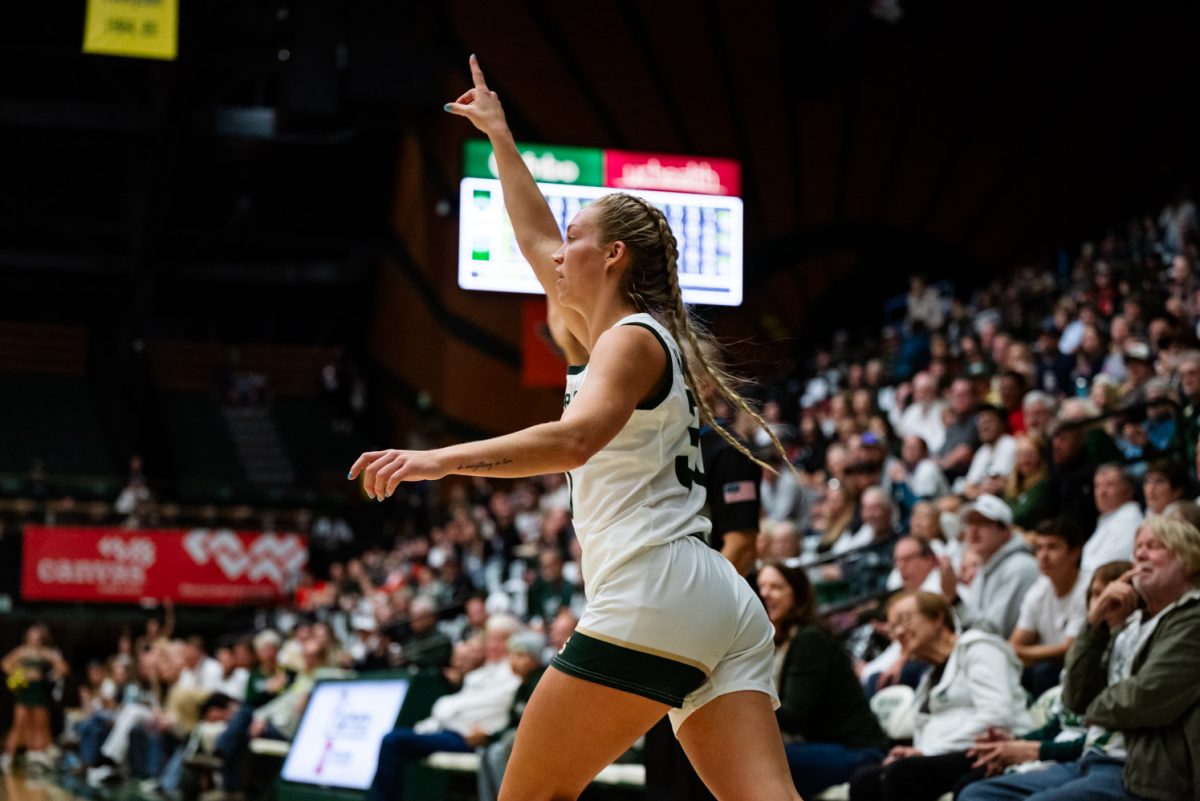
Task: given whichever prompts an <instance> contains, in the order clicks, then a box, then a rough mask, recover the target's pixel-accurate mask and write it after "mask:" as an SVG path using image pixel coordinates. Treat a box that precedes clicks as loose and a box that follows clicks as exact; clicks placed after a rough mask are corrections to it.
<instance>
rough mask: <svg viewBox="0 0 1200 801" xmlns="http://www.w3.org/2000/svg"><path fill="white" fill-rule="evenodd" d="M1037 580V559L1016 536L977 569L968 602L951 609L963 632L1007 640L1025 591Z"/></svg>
mask: <svg viewBox="0 0 1200 801" xmlns="http://www.w3.org/2000/svg"><path fill="white" fill-rule="evenodd" d="M1037 577H1038V566H1037V559H1035V558H1034V556H1033V554H1032V553H1030V552H1029V548H1028V547H1027V546H1026V545H1025V540H1024V538H1023V537H1021V536H1020V535H1019V534H1017V533H1015V532H1014V533H1013V535H1012V539H1010V540H1009V541H1008V542H1007V543H1005V544H1004V545H1003V546H1001V548H1000V550H998V551H996V552H995V553H994V554H992V558H991V559H989V560H988V561H987V563H986V564H985V565H983V566H982V567H981V568H979V574H978V575H977V576H975V581H974V582H972V584H971V593H970V597H969V598H960V599H959V600H958V601H957V602H956V603H955V605H954V611H955V613H956V614H957V615H958V620H959V623H960V624H961V625H962V627H963V628H976V629H981V630H983V631H990V632H991V633H992V634H998V635H1000V636H1001V637H1003V638H1004V639H1006V640H1007V639H1008V637H1009V635H1010V634H1012V631H1013V629H1014V628H1016V625H1017V617H1018V616H1019V615H1020V613H1021V601H1023V600H1024V599H1025V591H1026V590H1027V589H1029V585H1030V584H1032V583H1033V582H1034V579H1036V578H1037Z"/></svg>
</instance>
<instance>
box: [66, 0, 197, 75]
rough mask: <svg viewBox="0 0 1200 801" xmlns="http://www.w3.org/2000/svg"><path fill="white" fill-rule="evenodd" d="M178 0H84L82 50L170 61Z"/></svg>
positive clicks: (175, 37)
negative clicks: (85, 5) (86, 1)
mask: <svg viewBox="0 0 1200 801" xmlns="http://www.w3.org/2000/svg"><path fill="white" fill-rule="evenodd" d="M178 46H179V0H88V3H87V16H86V17H85V18H84V22H83V52H85V53H95V54H97V55H103V56H130V57H133V58H157V59H163V60H166V61H174V60H175V55H176V52H177V50H178Z"/></svg>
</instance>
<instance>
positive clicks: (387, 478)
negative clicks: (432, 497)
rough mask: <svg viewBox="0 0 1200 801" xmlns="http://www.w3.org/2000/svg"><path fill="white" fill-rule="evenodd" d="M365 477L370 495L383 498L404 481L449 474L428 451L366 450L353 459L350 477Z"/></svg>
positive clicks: (434, 479) (365, 489)
mask: <svg viewBox="0 0 1200 801" xmlns="http://www.w3.org/2000/svg"><path fill="white" fill-rule="evenodd" d="M360 474H361V475H362V477H363V490H364V491H365V492H366V493H367V497H368V498H372V499H374V500H379V501H382V500H383V499H384V498H387V497H389V496H390V495H391V494H392V493H393V492H395V491H396V487H398V486H399V485H400V482H401V481H436V480H437V479H439V478H441V477H442V476H444V475H446V471H445V470H444V469H443V468H442V466H441V464H440V463H439V462H438V460H437V459H435V458H434V457H433V456H432V455H430V453H429V452H428V451H401V450H394V449H393V450H386V451H367V452H366V453H364V454H363V455H362V456H359V457H358V459H357V460H356V461H355V462H354V465H353V466H352V467H351V468H350V474H349V475H348V476H347V478H349V479H350V480H351V481H353V480H355V479H356V478H358V477H359V475H360Z"/></svg>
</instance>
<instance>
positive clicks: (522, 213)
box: [445, 54, 587, 353]
mask: <svg viewBox="0 0 1200 801" xmlns="http://www.w3.org/2000/svg"><path fill="white" fill-rule="evenodd" d="M471 79H472V81H473V82H474V84H475V85H474V86H473V87H472V88H471V89H468V90H467V91H466V92H464V93H463V94H462V95H460V96H459V97H458V99H457V100H455V101H454V102H453V103H447V104H446V106H445V108H446V111H448V112H450V113H451V114H457V115H459V116H460V117H466V118H467V119H468V120H470V121H471V123H472V124H473V125H474V126H475V127H476V128H478V129H479V130H480V131H481V132H483V133H484V134H486V135H487V138H488V139H489V140H490V141H491V143H492V151H493V152H494V153H495V155H496V169H497V170H498V171H499V173H500V186H501V188H502V189H503V190H504V207H505V208H506V209H507V210H508V216H509V219H511V220H512V224H513V231H514V232H515V233H516V235H517V246H518V247H520V248H521V254H522V255H523V256H524V257H525V259H526V261H528V262H529V265H530V266H531V267H533V272H534V275H536V276H537V279H538V283H540V284H541V285H542V289H543V290H545V292H546V299H547V301H548V302H549V304H550V308H551V310H552V311H554V310H556V309H557V310H559V311H560V313H561V317H562V320H563V323H564V324H565V325H566V327H567V329H568V330H569V331H570V333H571V335H572V336H573V337H574V338H575V340H576V341H577V342H584V341H587V336H586V332H585V330H584V325H583V318H582V317H581V316H579V314H578V313H576V312H574V311H572V310H570V309H567V308H564V307H562V306H561V305H560V304H559V302H558V294H557V291H556V290H555V287H554V282H555V279H556V277H557V276H556V274H555V272H554V259H553V256H554V253H555V251H557V250H558V249H559V248H560V247H562V234H561V232H560V231H559V230H558V222H557V221H556V220H555V219H554V215H553V214H551V213H550V207H549V206H548V205H547V204H546V198H544V197H543V196H542V191H541V190H540V189H538V185H537V183H536V182H535V181H534V180H533V175H532V174H530V172H529V167H528V166H527V165H526V164H525V160H524V159H522V158H521V153H520V151H518V150H517V144H516V142H515V141H514V140H513V135H512V132H511V131H510V130H509V129H508V121H507V120H506V119H505V118H504V109H503V108H502V107H501V105H500V99H499V97H497V95H496V93H495V92H493V91H492V90H491V89H489V88H488V86H487V82H486V81H485V80H484V78H483V70H482V69H480V68H479V61H478V59H476V58H475V56H474V55H473V54H472V56H471ZM556 340H557V337H556ZM559 345H560V346H562V345H563V343H562V342H559ZM563 349H564V350H567V348H566V347H564V348H563ZM568 353H569V351H568Z"/></svg>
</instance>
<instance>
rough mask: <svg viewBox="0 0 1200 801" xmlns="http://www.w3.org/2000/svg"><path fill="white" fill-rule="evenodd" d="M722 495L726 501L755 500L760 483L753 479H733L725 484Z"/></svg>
mask: <svg viewBox="0 0 1200 801" xmlns="http://www.w3.org/2000/svg"><path fill="white" fill-rule="evenodd" d="M721 495H722V497H724V498H725V503H742V502H743V501H753V500H754V499H756V498H757V497H758V485H756V484H755V483H754V482H753V481H731V482H730V483H728V484H726V485H725V487H724V491H723V492H722V493H721Z"/></svg>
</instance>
